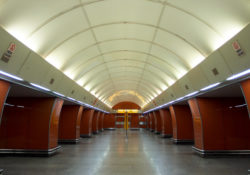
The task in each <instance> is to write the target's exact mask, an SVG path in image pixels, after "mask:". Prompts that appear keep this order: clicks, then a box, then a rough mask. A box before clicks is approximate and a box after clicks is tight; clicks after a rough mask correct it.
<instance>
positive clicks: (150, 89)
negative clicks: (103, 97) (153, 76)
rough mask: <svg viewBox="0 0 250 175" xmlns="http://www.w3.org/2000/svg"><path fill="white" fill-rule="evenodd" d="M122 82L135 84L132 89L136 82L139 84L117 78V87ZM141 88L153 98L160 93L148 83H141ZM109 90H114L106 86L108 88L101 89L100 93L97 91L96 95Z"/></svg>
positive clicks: (131, 80)
mask: <svg viewBox="0 0 250 175" xmlns="http://www.w3.org/2000/svg"><path fill="white" fill-rule="evenodd" d="M120 82H126V83H128V82H133V83H132V86H131V87H130V88H132V87H133V85H134V86H135V85H136V83H135V82H137V83H138V80H137V79H125V80H121V79H118V78H117V79H116V85H118V83H120ZM130 85H131V83H130V84H129V86H130ZM140 86H141V87H144V89H145V90H146V91H147V93H148V94H150V95H152V96H154V95H155V94H158V93H159V91H157V90H156V89H155V87H154V86H152V85H151V84H150V83H148V82H146V81H143V82H141V84H140ZM136 87H137V86H136ZM121 88H124V87H121ZM126 88H127V87H126ZM108 89H112V87H111V86H110V85H109V84H108V85H106V87H104V88H103V89H100V90H99V91H95V92H96V94H102V93H105V92H106V91H107V90H108ZM115 89H118V88H117V86H116V87H115Z"/></svg>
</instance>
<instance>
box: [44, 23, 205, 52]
mask: <svg viewBox="0 0 250 175" xmlns="http://www.w3.org/2000/svg"><path fill="white" fill-rule="evenodd" d="M117 24H135V25H141V26H147V27H151V28H154V29H155V28H157V29H158V30H160V31H162V32H163V33H168V34H170V35H172V36H174V37H176V38H178V39H179V40H181V41H182V42H184V43H186V44H188V45H189V46H191V48H193V49H194V50H196V51H197V52H198V53H200V54H201V55H203V56H207V53H205V52H203V51H202V50H201V49H199V48H198V47H197V46H195V45H194V44H193V43H192V42H191V41H188V40H187V39H185V38H184V37H182V36H180V35H178V34H177V33H175V32H172V31H168V30H167V29H164V28H161V27H157V26H154V25H150V24H146V23H138V22H131V21H119V22H111V23H105V24H99V25H96V26H92V27H90V28H88V29H83V30H81V31H79V32H77V33H74V34H72V35H71V36H69V37H68V38H66V39H64V40H63V41H62V42H59V43H58V44H57V45H56V46H54V47H53V48H51V49H50V50H49V51H48V52H47V53H44V54H43V55H44V57H48V56H49V55H50V54H51V53H52V52H53V51H55V50H56V49H57V48H59V47H60V46H61V45H63V44H64V43H65V42H68V41H69V40H71V39H72V38H74V37H77V36H78V35H80V34H82V33H84V32H87V31H89V30H91V29H95V28H98V27H103V26H108V25H117Z"/></svg>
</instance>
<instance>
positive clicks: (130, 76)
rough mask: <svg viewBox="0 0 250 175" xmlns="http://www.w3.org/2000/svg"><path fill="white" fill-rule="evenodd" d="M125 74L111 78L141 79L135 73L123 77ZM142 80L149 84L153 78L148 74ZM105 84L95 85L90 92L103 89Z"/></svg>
mask: <svg viewBox="0 0 250 175" xmlns="http://www.w3.org/2000/svg"><path fill="white" fill-rule="evenodd" d="M125 73H126V72H121V73H115V75H114V76H112V78H116V77H121V78H122V77H124V78H130V79H131V78H133V79H140V78H141V76H140V75H139V74H137V73H132V74H130V73H126V75H125ZM143 79H144V80H145V81H147V82H149V83H152V80H153V79H154V76H152V75H151V74H149V75H148V76H145V77H143ZM153 82H155V81H153ZM107 83H108V82H104V83H100V84H97V85H96V86H94V87H93V88H92V89H91V90H93V91H99V90H100V89H103V88H104V86H106V84H107ZM166 88H167V86H165V87H161V88H160V89H161V90H165V89H166Z"/></svg>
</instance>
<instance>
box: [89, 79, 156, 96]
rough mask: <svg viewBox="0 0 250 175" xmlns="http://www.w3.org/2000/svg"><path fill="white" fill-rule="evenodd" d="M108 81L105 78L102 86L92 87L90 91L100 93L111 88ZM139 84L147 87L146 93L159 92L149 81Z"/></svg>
mask: <svg viewBox="0 0 250 175" xmlns="http://www.w3.org/2000/svg"><path fill="white" fill-rule="evenodd" d="M130 80H134V81H138V79H130ZM109 83H110V80H107V82H105V83H104V84H103V86H101V87H102V88H93V89H92V91H93V92H96V94H102V92H103V93H105V92H106V90H107V89H110V88H111V87H110V85H109ZM141 85H143V86H144V87H147V89H148V88H149V89H148V93H150V92H154V93H155V94H157V92H159V90H158V91H157V90H156V89H155V87H154V86H152V85H151V84H150V83H148V82H146V81H142V82H141Z"/></svg>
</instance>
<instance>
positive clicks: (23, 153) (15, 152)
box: [0, 146, 61, 156]
mask: <svg viewBox="0 0 250 175" xmlns="http://www.w3.org/2000/svg"><path fill="white" fill-rule="evenodd" d="M59 149H61V146H57V147H55V148H52V149H48V150H28V149H0V155H12V156H18V155H21V156H52V155H54V154H56V153H57V151H58V150H59Z"/></svg>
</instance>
